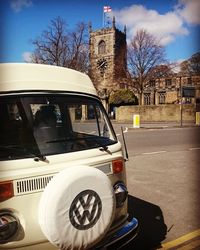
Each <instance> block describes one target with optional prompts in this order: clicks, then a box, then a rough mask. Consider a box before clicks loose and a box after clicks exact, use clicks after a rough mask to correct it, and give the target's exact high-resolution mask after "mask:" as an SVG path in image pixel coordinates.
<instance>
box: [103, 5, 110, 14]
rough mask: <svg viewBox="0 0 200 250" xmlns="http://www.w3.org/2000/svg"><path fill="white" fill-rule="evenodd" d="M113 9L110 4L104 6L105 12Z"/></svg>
mask: <svg viewBox="0 0 200 250" xmlns="http://www.w3.org/2000/svg"><path fill="white" fill-rule="evenodd" d="M111 11H112V9H111V7H110V6H104V7H103V12H104V13H105V12H111Z"/></svg>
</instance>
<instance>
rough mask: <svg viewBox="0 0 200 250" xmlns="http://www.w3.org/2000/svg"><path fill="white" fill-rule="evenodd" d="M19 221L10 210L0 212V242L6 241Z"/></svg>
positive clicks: (14, 231)
mask: <svg viewBox="0 0 200 250" xmlns="http://www.w3.org/2000/svg"><path fill="white" fill-rule="evenodd" d="M18 228H19V221H18V220H17V218H16V217H15V216H14V215H13V213H12V212H0V244H1V243H5V242H8V241H9V240H10V239H11V238H12V237H13V236H14V235H15V234H16V232H17V231H18Z"/></svg>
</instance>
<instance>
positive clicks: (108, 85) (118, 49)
mask: <svg viewBox="0 0 200 250" xmlns="http://www.w3.org/2000/svg"><path fill="white" fill-rule="evenodd" d="M89 31H90V70H89V75H90V77H91V79H92V81H93V83H94V85H95V87H96V89H97V92H98V94H99V96H100V97H101V98H102V99H105V98H106V97H108V96H109V95H110V94H111V93H112V91H115V90H117V89H119V88H126V84H127V79H126V72H127V56H126V54H127V44H126V28H124V31H123V32H122V31H120V30H119V29H117V28H116V26H115V18H113V21H112V27H110V28H104V29H100V30H96V31H92V27H91V26H90V27H89Z"/></svg>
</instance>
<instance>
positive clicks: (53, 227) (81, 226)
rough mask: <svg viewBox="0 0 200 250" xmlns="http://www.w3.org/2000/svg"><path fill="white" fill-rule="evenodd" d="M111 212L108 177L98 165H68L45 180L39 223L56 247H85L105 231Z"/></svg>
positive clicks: (110, 218) (110, 186)
mask: <svg viewBox="0 0 200 250" xmlns="http://www.w3.org/2000/svg"><path fill="white" fill-rule="evenodd" d="M114 213H115V196H114V192H113V187H112V185H111V182H110V180H109V178H108V177H107V176H106V175H105V174H104V173H103V172H102V171H100V170H99V169H96V168H94V167H88V166H75V167H69V168H67V169H65V170H63V171H61V172H60V173H58V174H57V175H55V177H54V178H53V179H52V180H51V181H50V182H49V184H48V185H47V187H46V188H45V190H44V192H43V194H42V196H41V200H40V204H39V224H40V227H41V229H42V231H43V233H44V235H45V236H46V237H47V239H48V240H49V241H50V242H51V243H52V244H54V245H55V246H57V247H59V248H60V249H65V250H67V249H87V248H90V247H91V246H93V245H95V244H96V243H97V242H99V241H100V240H101V239H102V238H103V236H104V235H105V234H106V233H107V231H108V229H109V227H110V225H111V223H112V221H113V216H114Z"/></svg>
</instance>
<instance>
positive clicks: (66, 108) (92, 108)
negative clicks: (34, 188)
mask: <svg viewBox="0 0 200 250" xmlns="http://www.w3.org/2000/svg"><path fill="white" fill-rule="evenodd" d="M116 141H117V140H116V136H115V134H114V132H113V129H112V127H111V125H110V122H109V120H108V118H107V115H106V113H105V110H104V109H103V106H102V104H101V102H99V100H98V99H95V98H91V97H83V96H78V95H74V96H72V95H71V94H70V95H69V94H56V95H55V94H54V95H51V94H29V95H23V96H3V97H2V96H1V97H0V160H13V159H22V158H29V157H36V156H38V157H40V156H47V155H54V154H62V153H69V152H75V151H81V150H87V149H92V148H100V147H102V148H105V147H107V146H109V145H112V144H114V143H116Z"/></svg>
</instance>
